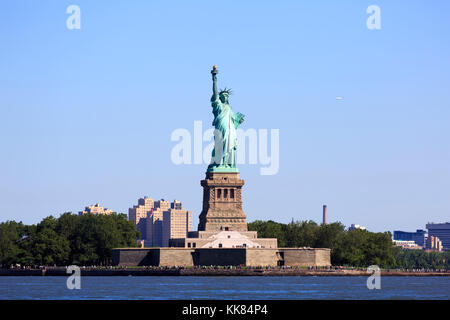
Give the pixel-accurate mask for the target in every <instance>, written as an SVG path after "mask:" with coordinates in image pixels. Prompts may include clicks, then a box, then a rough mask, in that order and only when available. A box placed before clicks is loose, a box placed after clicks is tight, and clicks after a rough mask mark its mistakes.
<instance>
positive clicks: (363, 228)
mask: <svg viewBox="0 0 450 320" xmlns="http://www.w3.org/2000/svg"><path fill="white" fill-rule="evenodd" d="M348 230H366V227H363V226H360V225H359V224H352V225H351V226H350V228H348Z"/></svg>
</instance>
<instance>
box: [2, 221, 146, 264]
mask: <svg viewBox="0 0 450 320" xmlns="http://www.w3.org/2000/svg"><path fill="white" fill-rule="evenodd" d="M139 236H140V234H139V231H137V230H136V226H135V225H134V224H133V223H132V222H130V221H128V219H127V217H126V215H125V214H116V213H114V214H111V215H93V214H86V215H75V214H71V213H64V214H62V215H61V216H60V217H59V218H55V217H53V216H49V217H47V218H44V219H43V220H42V221H41V222H40V223H38V224H36V225H24V224H23V223H22V222H15V221H7V222H3V223H0V265H1V266H2V267H9V266H11V265H16V264H20V265H26V266H41V265H42V266H43V265H57V266H63V265H71V264H76V265H109V264H111V255H112V249H113V248H117V247H136V239H137V238H139Z"/></svg>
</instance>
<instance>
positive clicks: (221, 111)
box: [208, 66, 244, 172]
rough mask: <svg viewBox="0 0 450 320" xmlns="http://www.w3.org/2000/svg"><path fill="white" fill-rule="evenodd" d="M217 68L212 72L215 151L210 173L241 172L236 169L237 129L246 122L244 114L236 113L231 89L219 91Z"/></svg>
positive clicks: (209, 168)
mask: <svg viewBox="0 0 450 320" xmlns="http://www.w3.org/2000/svg"><path fill="white" fill-rule="evenodd" d="M218 73H219V71H218V70H217V68H216V66H214V67H213V70H212V71H211V74H212V79H213V95H212V97H211V106H212V112H213V114H214V120H213V123H212V125H213V126H214V128H215V130H214V149H213V151H212V156H211V163H210V165H209V166H208V172H239V171H238V169H237V168H236V149H237V137H236V129H237V128H238V127H239V125H240V124H241V123H242V122H243V121H244V115H243V114H242V113H239V112H238V113H234V112H233V109H232V108H231V106H230V104H229V103H228V98H229V96H230V94H231V91H230V90H229V89H224V90H221V91H220V92H219V91H218V90H217V74H218Z"/></svg>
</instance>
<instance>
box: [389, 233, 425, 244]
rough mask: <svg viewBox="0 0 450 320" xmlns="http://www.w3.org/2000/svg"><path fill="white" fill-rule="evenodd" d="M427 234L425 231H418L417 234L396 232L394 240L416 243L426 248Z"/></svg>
mask: <svg viewBox="0 0 450 320" xmlns="http://www.w3.org/2000/svg"><path fill="white" fill-rule="evenodd" d="M426 239H427V232H426V231H425V230H416V232H406V231H399V230H394V240H401V241H414V242H415V243H416V244H417V245H418V246H421V247H425V241H426Z"/></svg>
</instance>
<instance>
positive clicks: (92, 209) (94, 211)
mask: <svg viewBox="0 0 450 320" xmlns="http://www.w3.org/2000/svg"><path fill="white" fill-rule="evenodd" d="M113 212H114V211H112V210H110V209H107V208H103V207H101V206H100V205H99V204H98V203H96V204H94V205H92V206H89V207H85V209H84V211H80V212H78V215H80V216H82V215H84V214H88V213H91V214H95V215H97V214H106V215H109V214H112V213H113Z"/></svg>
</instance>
